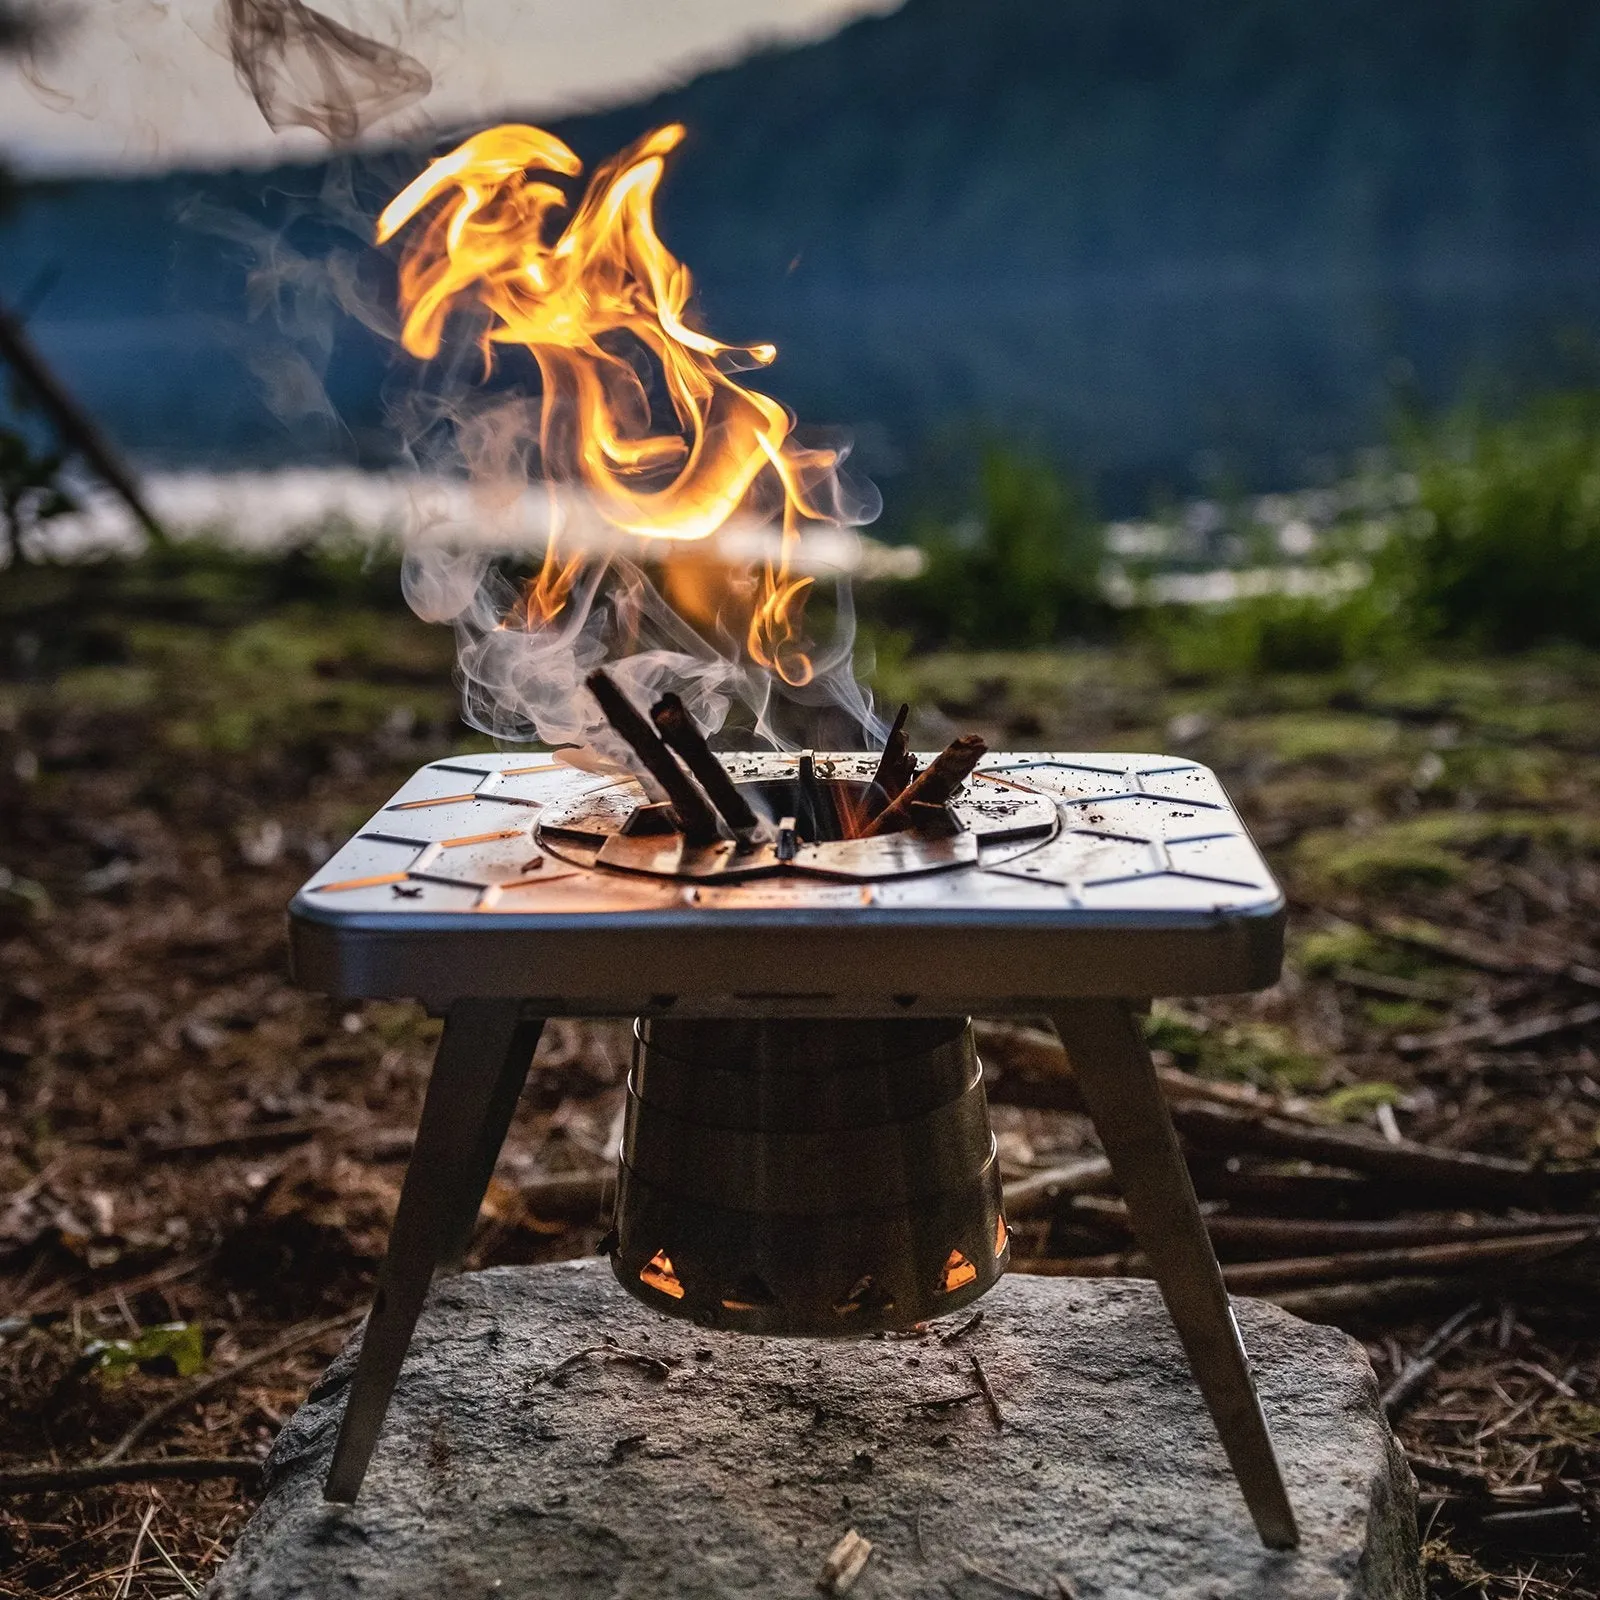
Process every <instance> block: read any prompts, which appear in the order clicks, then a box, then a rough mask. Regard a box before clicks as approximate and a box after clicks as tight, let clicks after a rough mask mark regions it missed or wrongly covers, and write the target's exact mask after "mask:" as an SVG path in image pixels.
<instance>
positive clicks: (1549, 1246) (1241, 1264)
mask: <svg viewBox="0 0 1600 1600" xmlns="http://www.w3.org/2000/svg"><path fill="white" fill-rule="evenodd" d="M1594 1236H1595V1230H1594V1228H1592V1227H1589V1228H1574V1229H1571V1230H1570V1231H1568V1232H1566V1233H1555V1234H1528V1235H1525V1236H1523V1237H1521V1238H1512V1239H1475V1240H1471V1241H1469V1242H1467V1243H1464V1244H1432V1245H1417V1246H1415V1247H1414V1248H1411V1249H1404V1250H1351V1251H1346V1252H1343V1253H1342V1254H1339V1255H1331V1256H1296V1257H1291V1258H1290V1259H1288V1260H1284V1261H1236V1262H1233V1263H1231V1264H1230V1265H1228V1266H1225V1267H1224V1268H1223V1269H1222V1281H1223V1282H1224V1283H1226V1284H1227V1286H1228V1288H1229V1289H1230V1290H1232V1291H1233V1292H1234V1293H1235V1294H1259V1293H1261V1292H1262V1291H1263V1290H1268V1289H1288V1288H1293V1287H1295V1286H1297V1285H1299V1284H1309V1283H1353V1282H1356V1281H1359V1280H1361V1279H1364V1278H1390V1277H1398V1276H1402V1275H1405V1276H1411V1275H1422V1274H1427V1273H1471V1272H1472V1271H1473V1270H1474V1269H1476V1268H1481V1267H1497V1268H1499V1267H1506V1266H1513V1265H1514V1266H1525V1265H1527V1264H1528V1263H1529V1262H1533V1261H1547V1260H1549V1259H1550V1258H1551V1257H1553V1256H1559V1255H1562V1254H1563V1253H1565V1252H1566V1251H1568V1250H1571V1249H1573V1248H1575V1247H1576V1246H1578V1245H1581V1244H1583V1243H1585V1242H1587V1241H1588V1240H1590V1239H1592V1238H1594Z"/></svg>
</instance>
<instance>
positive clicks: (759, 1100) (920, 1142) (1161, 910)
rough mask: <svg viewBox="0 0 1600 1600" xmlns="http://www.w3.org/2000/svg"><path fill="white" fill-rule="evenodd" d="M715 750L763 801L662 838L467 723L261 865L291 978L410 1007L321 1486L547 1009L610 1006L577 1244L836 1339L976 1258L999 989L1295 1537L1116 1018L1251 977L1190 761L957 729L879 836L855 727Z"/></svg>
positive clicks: (372, 1404) (1271, 954)
mask: <svg viewBox="0 0 1600 1600" xmlns="http://www.w3.org/2000/svg"><path fill="white" fill-rule="evenodd" d="M720 760H721V763H722V765H723V767H724V768H725V770H726V773H727V775H728V777H729V778H730V779H731V780H732V782H733V784H734V786H735V787H736V788H737V789H738V790H739V791H740V792H741V793H742V794H744V795H746V796H747V797H748V798H749V800H750V802H751V805H752V808H753V810H754V811H755V812H756V813H758V814H760V815H761V816H763V817H771V818H773V819H774V821H775V826H768V827H765V828H763V829H762V830H760V832H759V833H758V834H752V835H750V836H747V837H743V838H739V839H733V838H727V837H714V836H711V837H707V836H702V837H700V838H698V839H691V838H690V837H689V836H688V835H687V833H686V832H683V831H679V830H678V828H677V827H676V826H675V815H674V813H673V812H672V810H671V809H670V808H669V807H668V806H667V805H665V804H663V803H658V802H657V801H656V800H655V799H654V798H653V797H652V796H651V795H650V794H647V793H646V792H645V791H644V790H643V789H642V788H641V787H640V785H639V784H638V783H637V782H636V781H635V780H634V779H632V778H627V777H617V776H615V775H613V774H598V773H594V772H591V771H586V770H582V769H579V768H577V767H574V766H571V765H566V764H563V763H562V762H561V761H560V760H558V759H557V758H555V757H552V756H535V757H529V756H520V757H519V756H511V755H482V756H468V757H462V758H457V759H451V760H448V761H441V762H435V763H433V764H431V765H429V766H427V767H424V768H423V769H422V770H421V771H419V772H418V773H416V774H415V775H414V776H413V777H412V778H411V780H410V781H409V782H408V783H407V784H406V785H405V787H404V788H403V789H401V791H400V792H399V793H398V794H397V795H396V796H395V797H394V798H393V800H391V801H390V802H389V804H388V805H386V806H385V807H384V808H383V810H382V811H381V812H379V814H378V815H377V816H376V817H375V818H374V819H373V820H372V822H371V823H369V824H368V826H367V827H366V828H364V829H363V830H362V831H361V832H360V833H359V834H357V835H356V837H355V838H354V839H352V840H351V841H350V842H349V843H348V844H346V845H345V846H344V847H343V848H342V849H341V850H340V851H339V852H338V853H337V854H336V855H335V856H334V857H333V858H332V859H331V860H329V861H328V862H327V863H326V865H325V866H324V867H323V868H322V869H321V870H320V871H319V872H317V874H316V875H315V876H314V877H313V878H312V879H311V881H310V882H309V883H307V884H306V886H305V887H304V888H303V889H302V890H301V891H300V893H299V894H298V895H297V896H296V897H295V900H294V903H293V906H292V908H291V923H292V934H293V948H294V962H295V970H296V974H297V977H298V978H299V980H300V981H301V982H302V983H304V984H306V985H307V986H309V987H312V988H317V989H322V990H327V991H330V992H332V993H334V994H337V995H340V996H349V997H356V996H371V997H375V996H414V997H417V998H420V999H421V1000H423V1001H424V1002H425V1003H427V1004H428V1005H429V1006H430V1008H432V1009H434V1010H436V1011H437V1012H439V1013H440V1014H442V1015H444V1017H445V1018H446V1022H445V1030H444V1034H443V1036H442V1038H441V1041H440V1045H439V1054H438V1059H437V1062H436V1065H435V1069H434V1074H433V1078H432V1080H431V1082H430V1085H429V1088H428V1093H427V1097H426V1102H425V1105H424V1108H423V1113H422V1121H421V1125H420V1127H419V1130H418V1136H417V1142H416V1147H415V1151H414V1154H413V1157H412V1161H411V1165H410V1168H409V1170H408V1172H407V1174H406V1180H405V1185H404V1188H403V1191H402V1195H401V1200H400V1206H399V1210H398V1212H397V1215H396V1218H395V1224H394V1228H393V1231H392V1234H391V1238H390V1243H389V1251H388V1256H387V1258H386V1260H385V1263H384V1267H383V1270H382V1273H381V1276H380V1282H379V1288H378V1291H377V1294H376V1297H375V1299H374V1303H373V1307H372V1311H371V1314H370V1316H369V1318H368V1321H367V1326H366V1330H365V1333H364V1336H363V1343H362V1348H361V1352H360V1357H359V1360H358V1362H357V1365H356V1369H355V1374H354V1378H353V1380H352V1384H351V1391H350V1397H349V1400H348V1402H347V1404H346V1409H345V1414H344V1419H343V1423H342V1426H341V1431H340V1436H339V1441H338V1445H337V1447H336V1450H335V1455H334V1461H333V1466H332V1468H331V1470H330V1473H329V1477H328V1481H327V1485H326V1493H327V1495H328V1498H330V1499H333V1500H350V1499H354V1498H355V1496H356V1494H357V1492H358V1491H359V1488H360V1484H361V1481H362V1478H363V1476H364V1474H365V1470H366V1465H367V1462H368V1460H369V1459H370V1457H371V1454H372V1451H373V1449H374V1448H375V1446H376V1444H377V1441H378V1436H379V1432H380V1429H381V1425H382V1421H383V1416H384V1412H385V1410H386V1408H387V1404H388V1399H389V1395H390V1393H391V1391H392V1389H393V1386H394V1383H395V1381H396V1378H397V1377H398V1374H399V1370H400V1367H401V1364H402V1362H403V1359H404V1355H405V1350H406V1346H407V1344H408V1342H409V1340H410V1336H411V1332H412V1329H413V1327H414V1325H415V1322H416V1319H417V1315H418V1313H419V1312H420V1309H421V1306H422V1301H423V1298H424V1296H425V1294H426V1292H427V1288H428V1284H429V1281H430V1279H431V1277H432V1275H433V1273H434V1271H435V1270H436V1269H437V1268H438V1267H440V1266H442V1265H449V1264H451V1263H453V1262H455V1261H457V1260H459V1258H460V1255H461V1253H462V1252H463V1251H464V1249H465V1246H466V1243H467V1241H468V1240H469V1238H470V1235H471V1231H472V1228H473V1224H474V1222H475V1219H476V1216H477V1212H478V1208H479V1205H480V1203H481V1201H482V1198H483V1194H484V1191H485V1188H486V1187H487V1184H488V1181H489V1177H490V1174H491V1172H492V1170H493V1167H494V1163H495V1159H496V1157H497V1155H498V1153H499V1148H500V1144H501V1141H502V1140H503V1138H504V1135H505V1131H506V1128H507V1126H508V1125H509V1123H510V1120H511V1116H512V1113H513V1111H514V1109H515V1105H516V1101H517V1097H518V1095H519V1093H520V1091H521V1088H522V1085H523V1082H524V1079H525V1076H526V1073H527V1069H528V1065H529V1062H530V1060H531V1058H532V1055H533V1051H534V1048H535V1046H536V1045H537V1042H538V1037H539V1032H540V1029H541V1027H542V1025H543V1022H544V1020H545V1019H546V1018H549V1017H552V1016H633V1017H635V1018H637V1019H638V1021H637V1023H636V1040H637V1043H636V1049H635V1056H634V1064H633V1070H632V1072H631V1073H630V1076H629V1080H628V1089H627V1112H626V1122H625V1131H624V1135H623V1141H622V1148H621V1151H620V1161H619V1174H620V1175H619V1182H618V1191H617V1205H616V1212H615V1217H614V1225H613V1229H612V1232H611V1234H610V1235H609V1237H608V1241H607V1248H608V1249H609V1251H610V1255H611V1262H612V1267H613V1270H614V1271H615V1273H616V1275H617V1277H618V1279H619V1281H620V1282H621V1283H622V1284H623V1285H624V1287H626V1288H627V1289H628V1291H629V1292H630V1293H632V1294H634V1295H635V1296H637V1297H638V1298H639V1299H641V1300H643V1301H645V1302H646V1303H647V1304H649V1305H651V1306H652V1307H654V1308H655V1309H657V1310H659V1311H662V1312H665V1313H667V1314H668V1315H673V1316H680V1317H689V1318H692V1319H693V1320H694V1321H696V1322H698V1323H702V1324H704V1325H707V1326H710V1327H716V1328H721V1329H726V1330H730V1331H740V1332H751V1333H758V1334H764V1335H775V1334H803V1335H812V1336H859V1335H862V1334H867V1333H872V1332H877V1331H881V1330H884V1329H893V1328H904V1327H909V1326H912V1325H914V1324H916V1323H918V1322H921V1321H924V1320H926V1319H928V1318H930V1317H934V1316H938V1315H941V1314H943V1313H945V1312H949V1311H952V1310H955V1309H957V1308H959V1307H960V1306H962V1305H965V1304H967V1303H968V1302H970V1301H971V1300H973V1299H975V1298H977V1297H978V1296H979V1295H981V1294H982V1293H983V1292H984V1290H985V1289H987V1288H988V1287H990V1285H992V1284H993V1283H994V1282H995V1281H996V1279H997V1278H998V1277H999V1275H1000V1274H1001V1272H1002V1271H1003V1270H1004V1269H1005V1266H1006V1262H1007V1255H1008V1243H1007V1235H1006V1225H1005V1221H1004V1218H1003V1214H1002V1210H1001V1191H1000V1183H999V1172H998V1165H997V1161H996V1156H995V1144H994V1139H993V1136H992V1134H991V1132H990V1129H989V1123H988V1114H987V1109H986V1106H985V1101H984V1093H983V1079H982V1071H981V1067H980V1064H979V1062H978V1060H977V1057H976V1054H975V1052H974V1050H973V1045H972V1034H971V1028H970V1023H969V1021H968V1018H969V1017H970V1015H971V1014H972V1013H974V1012H981V1013H983V1014H985V1015H996V1014H1003V1013H1011V1014H1018V1015H1025V1016H1040V1015H1046V1016H1049V1017H1051V1018H1052V1019H1053V1020H1054V1022H1055V1025H1056V1027H1057V1029H1058V1031H1059V1032H1060V1033H1061V1035H1062V1039H1063V1042H1064V1043H1065V1045H1066V1047H1067V1051H1068V1054H1069V1056H1070V1058H1071V1061H1072V1063H1073V1069H1074V1072H1075V1074H1076V1077H1077V1081H1078V1083H1079V1086H1080V1088H1081V1090H1082V1093H1083V1098H1084V1101H1085V1103H1086V1105H1087V1106H1088V1108H1089V1111H1090V1113H1091V1115H1092V1117H1093V1119H1094V1122H1095V1125H1096V1129H1097V1131H1098V1132H1099V1134H1100V1137H1101V1140H1102V1143H1103V1144H1104V1146H1105V1149H1106V1153H1107V1156H1108V1157H1109V1159H1110V1161H1111V1164H1112V1168H1113V1171H1114V1173H1115V1175H1116V1178H1117V1181H1118V1184H1119V1186H1120V1188H1121V1189H1122V1192H1123V1194H1124V1196H1125V1198H1126V1200H1127V1203H1128V1207H1129V1212H1130V1216H1131V1219H1132V1221H1133V1224H1134V1227H1135V1231H1136V1233H1137V1235H1138V1238H1139V1242H1140V1244H1141V1247H1142V1248H1143V1249H1144V1251H1145V1253H1146V1254H1147V1256H1148V1257H1149V1259H1150V1262H1151V1266H1152V1269H1153V1271H1154V1274H1155V1276H1156V1278H1157V1280H1158V1283H1159V1285H1160V1288H1161V1290H1162V1293H1163V1296H1164V1297H1165V1299H1166V1302H1167V1305H1168V1308H1169V1310H1170V1311H1171V1313H1172V1316H1173V1320H1174V1322H1175V1324H1176V1326H1177V1329H1178V1333H1179V1336H1180V1338H1181V1340H1182V1343H1183V1345H1184V1348H1185V1350H1186V1352H1187V1354H1188V1356H1189V1360H1190V1363H1191V1365H1192V1367H1193V1368H1194V1371H1195V1375H1196V1378H1197V1380H1198V1382H1199V1384H1200V1387H1201V1390H1202V1392H1203V1394H1204V1396H1205V1399H1206V1401H1207V1404H1208V1405H1209V1407H1210V1409H1211V1413H1212V1416H1213V1418H1214V1419H1215V1421H1216V1424H1217V1428H1218V1431H1219V1433H1220V1435H1221V1437H1222V1442H1223V1445H1224V1447H1225V1449H1226V1451H1227V1453H1228V1456H1229V1459H1230V1462H1231V1463H1232V1465H1233V1468H1234V1471H1235V1473H1236V1475H1237V1477H1238V1479H1239V1482H1240V1485H1241V1488H1242V1489H1243V1492H1244V1496H1245V1500H1246V1502H1247V1504H1248V1506H1249V1509H1250V1511H1251V1514H1252V1515H1253V1517H1254V1519H1255V1522H1256V1526H1257V1528H1258V1529H1259V1531H1260V1533H1261V1536H1262V1538H1263V1539H1264V1540H1265V1541H1266V1542H1267V1543H1269V1544H1272V1545H1276V1546H1286V1545H1291V1544H1293V1543H1294V1542H1295V1537H1296V1535H1295V1525H1294V1519H1293V1514H1292V1512H1291V1510H1290V1508H1289V1504H1288V1500H1287V1497H1286V1495H1285V1492H1284V1488H1283V1482H1282V1477H1281V1474H1280V1471H1279V1468H1278V1463H1277V1460H1276V1457H1275V1455H1274V1451H1273V1447H1272V1442H1271V1439H1270V1436H1269V1435H1268V1433H1267V1429H1266V1424H1265V1421H1264V1419H1263V1417H1262V1413H1261V1409H1260V1406H1259V1403H1258V1401H1257V1398H1256V1395H1255V1390H1254V1386H1253V1383H1252V1380H1251V1377H1250V1372H1249V1367H1248V1364H1247V1361H1246V1359H1245V1355H1244V1351H1243V1348H1242V1346H1241V1345H1240V1342H1239V1336H1238V1332H1237V1329H1236V1327H1235V1325H1234V1322H1233V1318H1232V1314H1231V1311H1230V1309H1229V1306H1228V1300H1227V1295H1226V1292H1225V1290H1224V1288H1223V1285H1222V1279H1221V1274H1220V1272H1219V1271H1218V1268H1217V1264H1216V1259H1215V1256H1214V1255H1213V1254H1212V1251H1211V1246H1210V1244H1209V1241H1208V1239H1207V1236H1206V1233H1205V1229H1204V1227H1203V1225H1202V1223H1201V1219H1200V1213H1199V1208H1198V1206H1197V1204H1196V1202H1195V1198H1194V1191H1193V1188H1192V1186H1191V1185H1190V1183H1189V1179H1188V1174H1187V1171H1186V1169H1185V1167H1184V1165H1183V1160H1182V1157H1181V1154H1180V1153H1179V1150H1178V1146H1177V1142H1176V1139H1175V1137H1174V1135H1173V1132H1172V1125H1171V1122H1170V1119H1169V1117H1168V1115H1167V1111H1166V1107H1165V1104H1164V1102H1163V1100H1162V1098H1161V1093H1160V1090H1159V1087H1158V1085H1157V1082H1156V1078H1155V1074H1154V1069H1153V1067H1152V1065H1151V1061H1150V1056H1149V1052H1148V1050H1147V1048H1146V1046H1145V1044H1144V1040H1143V1033H1142V1029H1141V1027H1140V1019H1139V1013H1140V1012H1141V1010H1142V1009H1143V1008H1144V1006H1145V1005H1146V1004H1147V1003H1148V1001H1149V1000H1150V999H1151V998H1152V997H1155V996H1160V995H1195V994H1206V993H1218V992H1224V991H1236V990H1243V989H1254V988H1260V987H1264V986H1265V985H1267V984H1270V983H1271V982H1273V981H1274V979H1275V978H1276V976H1277V972H1278V967H1279V962H1280V959H1281V949H1282V932H1283V897H1282V895H1281V893H1280V891H1279V890H1278V888H1277V886H1276V884H1275V883H1274V882H1273V880H1272V877H1271V875H1270V873H1269V872H1268V870H1267V868H1266V866H1265V864H1264V863H1263V861H1262V859H1261V857H1260V855H1259V853H1258V852H1257V851H1256V849H1255V846H1254V844H1253V843H1252V842H1251V840H1250V838H1249V835H1248V834H1247V832H1246V830H1245V828H1244V825H1243V823H1242V822H1241V821H1240V819H1239V817H1238V815H1237V814H1236V812H1235V811H1234V809H1233V807H1232V806H1231V804H1230V803H1229V801H1228V799H1227V796H1226V795H1225V794H1224V792H1223V790H1222V787H1221V785H1220V784H1219V783H1218V782H1217V780H1216V778H1215V777H1214V776H1213V775H1212V774H1211V773H1210V772H1209V771H1207V770H1206V769H1205V768H1204V767H1201V766H1198V765H1196V764H1194V763H1192V762H1187V761H1181V760H1176V759H1171V758H1165V757H1158V756H1128V755H1071V754H1065V755H1007V754H993V755H989V756H986V757H985V758H984V759H983V760H982V761H981V762H980V763H979V764H978V767H977V770H976V771H975V772H973V774H972V776H971V778H970V779H969V781H968V782H967V783H966V785H965V787H964V788H963V789H962V790H961V791H960V792H959V793H958V794H956V795H955V796H954V798H952V799H951V800H950V801H949V802H948V804H947V805H945V806H944V807H943V808H942V810H941V811H940V812H939V814H938V815H934V816H924V817H922V818H921V819H920V820H919V822H918V825H917V827H916V829H915V831H905V832H896V833H886V834H881V835H877V836H869V837H848V836H842V835H848V834H849V833H850V832H851V831H853V830H852V829H850V828H849V827H842V826H840V819H841V818H844V817H848V816H850V815H851V814H852V810H853V808H859V806H860V805H861V803H862V799H863V795H864V792H865V791H866V789H867V786H868V784H869V782H870V780H871V778H872V775H873V771H874V765H875V761H876V758H875V757H873V756H868V755H853V754H844V755H832V756H824V755H816V756H813V755H811V754H809V753H808V754H807V755H805V756H791V755H739V756H723V757H721V758H720ZM711 776H712V777H713V778H715V777H716V776H717V774H716V773H714V772H713V773H712V774H711ZM924 809H926V808H924Z"/></svg>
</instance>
